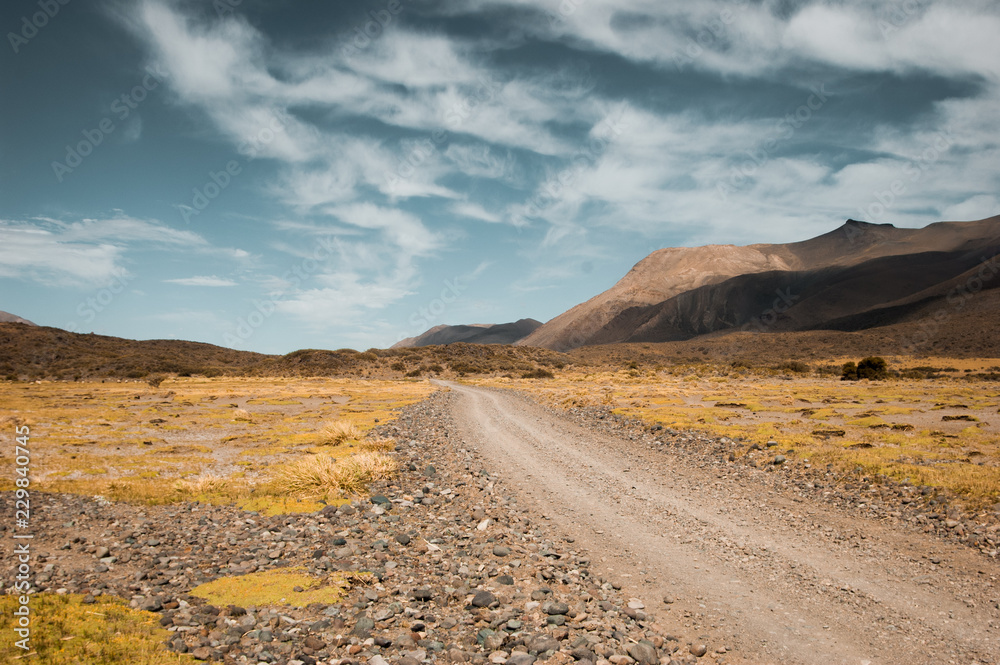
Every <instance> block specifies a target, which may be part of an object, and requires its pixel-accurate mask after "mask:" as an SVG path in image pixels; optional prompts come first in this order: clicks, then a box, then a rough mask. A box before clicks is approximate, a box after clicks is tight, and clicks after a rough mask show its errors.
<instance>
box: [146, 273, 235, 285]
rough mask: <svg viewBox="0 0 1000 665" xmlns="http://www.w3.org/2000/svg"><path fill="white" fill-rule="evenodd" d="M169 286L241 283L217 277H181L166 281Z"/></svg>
mask: <svg viewBox="0 0 1000 665" xmlns="http://www.w3.org/2000/svg"><path fill="white" fill-rule="evenodd" d="M163 281H164V282H166V283H168V284H180V285H181V286H212V287H216V286H239V282H234V281H233V280H231V279H225V278H223V277H216V276H215V275H211V276H208V275H199V276H196V277H179V278H177V279H165V280H163Z"/></svg>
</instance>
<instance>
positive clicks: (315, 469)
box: [274, 451, 398, 497]
mask: <svg viewBox="0 0 1000 665" xmlns="http://www.w3.org/2000/svg"><path fill="white" fill-rule="evenodd" d="M397 470H398V464H397V462H396V460H394V459H393V458H391V457H389V456H388V455H385V454H383V453H380V452H375V451H365V452H359V453H356V454H354V455H350V456H348V457H343V458H340V459H337V458H335V457H333V456H331V455H323V454H320V455H313V456H310V457H307V458H305V459H303V460H300V461H298V462H295V463H293V464H288V465H286V466H284V467H281V468H280V469H278V470H277V471H276V472H275V475H274V483H275V484H276V485H278V486H280V487H281V488H283V489H284V490H285V491H287V492H288V493H289V494H293V495H299V496H305V497H331V496H344V495H353V494H359V493H361V492H363V491H364V490H365V489H367V487H368V486H369V485H370V484H371V483H372V482H373V481H376V480H388V479H389V478H391V477H392V476H393V475H394V474H395V473H396V471H397Z"/></svg>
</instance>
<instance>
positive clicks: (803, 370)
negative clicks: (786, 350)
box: [777, 360, 812, 374]
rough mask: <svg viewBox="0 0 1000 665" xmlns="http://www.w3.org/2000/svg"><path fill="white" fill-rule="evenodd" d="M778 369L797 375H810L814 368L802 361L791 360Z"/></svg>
mask: <svg viewBox="0 0 1000 665" xmlns="http://www.w3.org/2000/svg"><path fill="white" fill-rule="evenodd" d="M777 369H780V370H784V371H786V372H795V373H796V374H808V373H809V371H810V370H811V369H812V368H810V367H809V365H807V364H805V363H804V362H802V361H801V360H789V361H787V362H783V363H781V364H780V365H778V367H777Z"/></svg>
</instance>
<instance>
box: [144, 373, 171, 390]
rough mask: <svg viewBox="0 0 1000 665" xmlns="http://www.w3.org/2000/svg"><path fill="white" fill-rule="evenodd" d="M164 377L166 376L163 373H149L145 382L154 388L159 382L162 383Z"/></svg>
mask: <svg viewBox="0 0 1000 665" xmlns="http://www.w3.org/2000/svg"><path fill="white" fill-rule="evenodd" d="M166 378H167V377H166V376H164V375H163V374H151V375H149V376H147V377H146V383H148V384H149V385H151V386H152V387H154V388H159V387H160V384H161V383H163V381H164V380H165V379H166Z"/></svg>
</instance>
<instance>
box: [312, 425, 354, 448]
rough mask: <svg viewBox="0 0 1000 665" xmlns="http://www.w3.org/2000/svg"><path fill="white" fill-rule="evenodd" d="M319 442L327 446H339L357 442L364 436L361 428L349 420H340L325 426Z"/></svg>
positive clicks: (321, 431)
mask: <svg viewBox="0 0 1000 665" xmlns="http://www.w3.org/2000/svg"><path fill="white" fill-rule="evenodd" d="M319 433H320V439H319V442H320V444H322V445H327V446H339V445H341V444H343V443H347V442H348V441H357V440H358V439H360V438H361V437H362V436H363V433H362V431H361V428H360V427H358V426H357V425H355V424H354V423H352V422H350V421H347V420H338V421H336V422H332V423H329V424H327V425H324V426H323V429H321V430H320V432H319Z"/></svg>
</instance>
